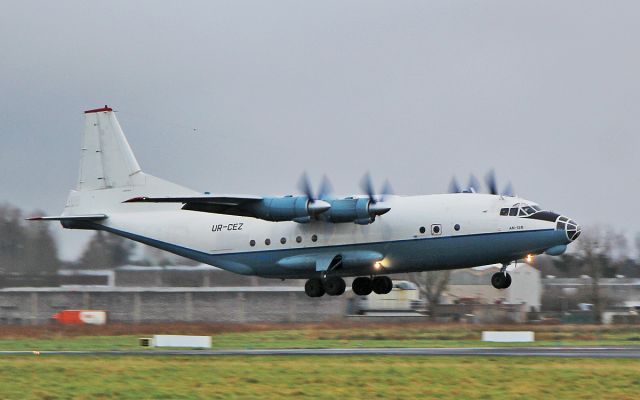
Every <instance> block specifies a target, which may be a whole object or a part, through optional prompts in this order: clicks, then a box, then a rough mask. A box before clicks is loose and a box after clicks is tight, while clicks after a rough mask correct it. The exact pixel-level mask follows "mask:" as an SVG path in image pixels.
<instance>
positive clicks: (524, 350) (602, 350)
mask: <svg viewBox="0 0 640 400" xmlns="http://www.w3.org/2000/svg"><path fill="white" fill-rule="evenodd" d="M34 355H38V356H201V357H202V356H207V357H216V356H485V357H559V358H577V357H587V358H640V346H601V347H467V348H460V347H458V348H434V347H430V348H388V347H386V348H355V349H336V348H334V349H246V350H158V349H146V350H134V351H130V350H122V351H118V350H112V351H83V350H80V351H63V350H61V351H58V350H54V351H37V350H35V351H0V356H31V357H33V356H34Z"/></svg>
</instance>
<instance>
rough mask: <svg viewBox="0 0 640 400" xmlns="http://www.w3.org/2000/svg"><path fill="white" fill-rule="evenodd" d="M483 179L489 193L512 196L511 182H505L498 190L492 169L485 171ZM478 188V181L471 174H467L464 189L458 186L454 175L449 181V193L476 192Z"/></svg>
mask: <svg viewBox="0 0 640 400" xmlns="http://www.w3.org/2000/svg"><path fill="white" fill-rule="evenodd" d="M484 181H485V183H486V185H487V189H488V191H489V193H491V194H493V195H501V196H509V197H513V196H514V191H513V186H512V185H511V182H509V183H507V185H506V186H505V188H504V189H503V190H502V192H500V191H499V189H498V183H497V182H498V181H497V179H496V174H495V171H494V170H493V169H492V170H490V171H489V172H488V173H487V175H486V176H485V179H484ZM479 189H480V182H479V181H478V179H477V178H476V177H475V175H473V174H471V175H469V184H468V186H467V188H465V189H462V188H461V187H460V185H459V184H458V180H457V179H456V177H455V176H454V177H453V178H451V182H450V183H449V193H478V192H479Z"/></svg>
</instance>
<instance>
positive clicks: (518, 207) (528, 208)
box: [500, 203, 541, 217]
mask: <svg viewBox="0 0 640 400" xmlns="http://www.w3.org/2000/svg"><path fill="white" fill-rule="evenodd" d="M538 211H541V209H540V207H538V206H536V205H528V204H525V203H516V204H514V205H512V206H511V208H501V209H500V215H503V216H504V215H509V216H511V217H528V216H529V215H532V214H535V213H537V212H538Z"/></svg>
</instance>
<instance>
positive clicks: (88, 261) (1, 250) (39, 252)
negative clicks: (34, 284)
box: [0, 204, 135, 275]
mask: <svg viewBox="0 0 640 400" xmlns="http://www.w3.org/2000/svg"><path fill="white" fill-rule="evenodd" d="M42 214H43V213H42V212H38V211H36V212H34V213H32V214H30V215H42ZM51 224H52V223H50V222H30V221H26V220H25V215H24V213H23V212H22V211H21V210H20V209H19V208H17V207H14V206H11V205H9V204H3V205H0V274H8V275H16V274H19V275H53V274H55V273H56V272H57V271H58V270H59V269H61V268H85V269H105V268H115V267H119V266H121V265H125V264H128V263H130V262H131V256H132V254H133V251H134V249H135V243H133V242H131V241H129V240H126V239H124V238H121V237H119V236H115V235H111V234H108V233H104V232H96V233H94V235H93V237H92V238H91V240H90V241H89V243H88V244H87V246H86V247H85V249H84V251H83V252H82V254H81V255H80V257H79V258H78V260H76V261H74V262H64V261H62V260H61V259H60V256H59V251H58V245H57V243H56V240H55V238H54V235H53V233H52V229H51Z"/></svg>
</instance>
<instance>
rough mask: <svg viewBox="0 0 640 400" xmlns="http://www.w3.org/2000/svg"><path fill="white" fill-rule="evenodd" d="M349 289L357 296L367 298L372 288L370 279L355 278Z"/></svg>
mask: <svg viewBox="0 0 640 400" xmlns="http://www.w3.org/2000/svg"><path fill="white" fill-rule="evenodd" d="M351 289H352V290H353V293H354V294H355V295H357V296H368V295H370V294H371V291H372V290H373V288H372V287H371V279H370V278H367V277H366V276H361V277H359V278H356V279H354V280H353V283H352V284H351Z"/></svg>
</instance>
